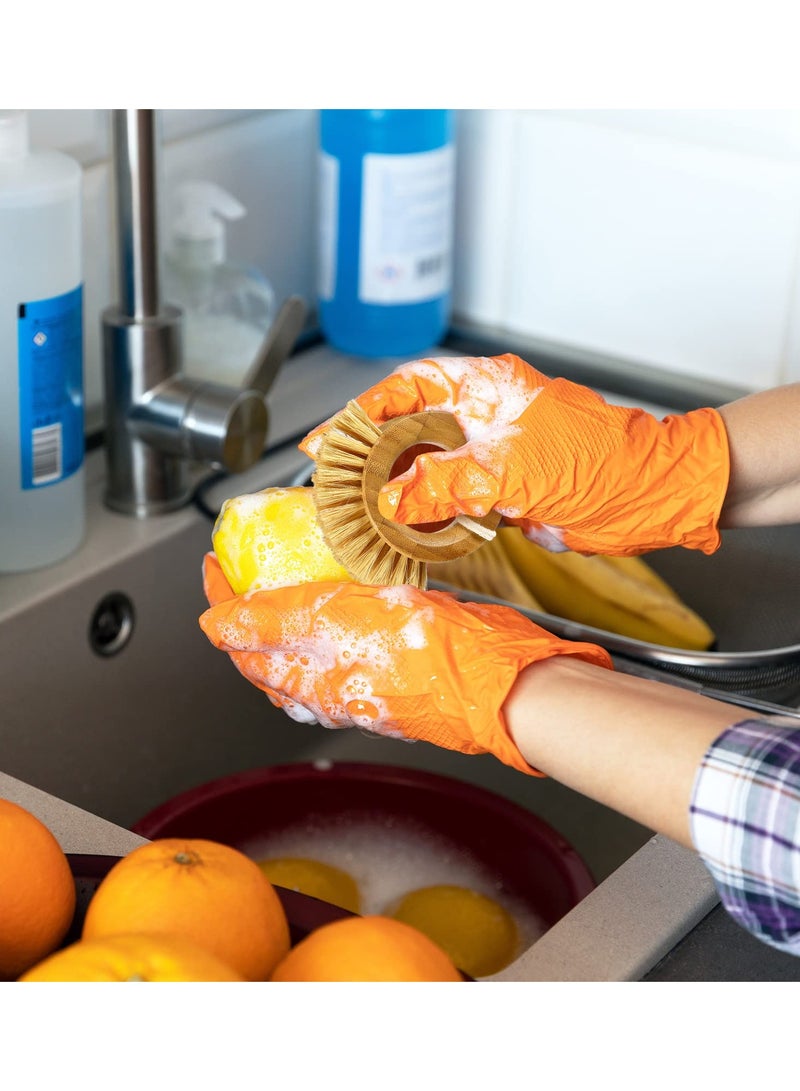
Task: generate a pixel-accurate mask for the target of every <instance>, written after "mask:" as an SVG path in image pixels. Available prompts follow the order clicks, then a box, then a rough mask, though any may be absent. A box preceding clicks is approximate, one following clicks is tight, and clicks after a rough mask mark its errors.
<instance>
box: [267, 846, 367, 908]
mask: <svg viewBox="0 0 800 1091" xmlns="http://www.w3.org/2000/svg"><path fill="white" fill-rule="evenodd" d="M258 866H259V867H260V868H261V870H262V871H263V872H264V874H265V875H266V877H267V878H268V879H269V881H270V882H271V883H275V885H276V886H282V887H284V888H285V889H286V890H296V891H298V892H299V893H300V894H308V895H309V896H310V897H312V898H319V899H320V901H323V902H328V903H329V904H330V905H338V906H339V907H340V908H341V909H349V910H350V912H351V913H358V911H359V909H360V907H361V895H360V894H359V891H358V884H357V883H356V881H355V879H354V878H353V876H352V875H349V874H348V873H347V872H346V871H343V870H342V869H341V868H338V867H334V865H333V864H326V863H324V862H323V861H322V860H312V859H310V858H308V857H306V856H276V857H274V858H272V859H266V860H259V861H258Z"/></svg>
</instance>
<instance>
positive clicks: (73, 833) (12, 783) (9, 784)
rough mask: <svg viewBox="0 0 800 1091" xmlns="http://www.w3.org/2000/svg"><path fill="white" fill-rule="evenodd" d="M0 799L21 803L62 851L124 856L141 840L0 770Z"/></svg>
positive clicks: (143, 841)
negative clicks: (51, 835)
mask: <svg viewBox="0 0 800 1091" xmlns="http://www.w3.org/2000/svg"><path fill="white" fill-rule="evenodd" d="M0 799H10V800H11V801H12V803H18V804H19V806H20V807H25V809H26V810H28V811H30V812H31V814H34V815H36V817H37V818H38V819H40V821H42V822H44V824H45V826H47V828H48V829H49V830H50V831H51V832H52V833H53V834H54V835H55V837H56V838H57V840H58V843H59V844H60V845H61V847H62V849H63V850H64V852H75V853H86V854H87V855H98V856H124V855H125V854H126V853H128V852H130V851H131V850H132V849H135V848H136V847H137V846H138V845H143V844H144V843H145V838H144V837H139V836H138V834H135V833H131V831H130V830H124V829H122V828H121V827H120V826H115V825H114V823H113V822H107V821H106V820H105V819H104V818H98V817H97V815H94V814H89V813H88V811H83V810H81V808H80V807H75V806H73V805H72V804H71V803H66V802H65V801H64V800H63V799H56V798H55V796H51V795H48V793H47V792H42V791H41V790H40V789H39V788H34V787H33V786H32V785H30V784H25V783H24V781H21V780H17V779H16V778H15V777H10V776H8V774H7V773H2V772H0Z"/></svg>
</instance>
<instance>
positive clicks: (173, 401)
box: [102, 110, 306, 516]
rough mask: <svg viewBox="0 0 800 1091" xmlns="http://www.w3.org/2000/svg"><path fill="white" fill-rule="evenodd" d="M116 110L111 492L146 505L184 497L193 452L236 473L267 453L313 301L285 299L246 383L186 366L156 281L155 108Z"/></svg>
mask: <svg viewBox="0 0 800 1091" xmlns="http://www.w3.org/2000/svg"><path fill="white" fill-rule="evenodd" d="M111 114H112V147H113V152H112V158H113V164H114V190H115V197H116V200H115V213H116V224H117V247H118V251H117V264H118V281H119V283H118V292H119V303H118V304H117V305H116V306H111V307H108V308H106V310H105V311H104V312H103V316H102V333H103V364H104V385H105V392H104V393H105V431H106V435H105V446H106V460H107V475H108V476H107V485H106V493H105V502H106V504H107V505H108V507H110V508H113V509H114V510H115V511H119V512H124V513H125V514H127V515H135V516H147V515H155V514H158V513H161V512H167V511H173V510H174V509H176V508H179V507H182V506H183V505H185V504H186V503H188V501H189V500H190V498H191V495H192V491H193V488H194V484H195V480H194V479H195V478H196V476H197V468H196V466H197V463H208V464H211V465H213V466H218V467H222V468H223V469H226V470H229V471H231V472H235V473H239V472H241V471H243V470H246V469H248V467H250V466H252V465H253V464H254V463H255V462H256V461H257V460H258V459H259V458H260V457H261V455H262V454H263V452H264V448H265V445H266V440H267V432H268V426H269V413H268V408H267V402H266V396H267V393H268V391H269V388H270V386H271V385H272V382H273V380H274V378H275V375H276V374H277V372H278V369H279V368H280V366H281V364H282V363H283V361H284V360H285V359H286V357H287V356H288V355H289V353H290V352H291V350H292V348H293V347H294V344H295V342H296V340H297V337H298V335H299V334H300V332H301V330H302V328H303V324H304V322H305V317H306V306H305V303H304V301H303V300H302V299H301V298H300V297H299V296H291V297H290V298H289V299H287V300H286V301H285V303H284V304H283V306H282V307H281V309H280V311H279V313H278V315H277V316H276V318H275V321H274V323H273V325H272V327H271V329H270V331H269V333H268V334H267V338H266V340H265V342H264V343H263V344H262V346H261V349H260V351H259V353H258V355H257V358H256V360H254V361H253V364H252V365H251V367H250V370H249V371H248V374H247V376H246V378H245V380H244V383H243V385H242V387H241V388H235V387H230V386H225V385H222V384H219V383H212V382H207V381H206V380H200V379H192V378H191V377H190V376H187V375H185V374H184V372H183V357H182V340H181V332H182V331H181V312H180V311H179V310H178V308H177V307H173V306H170V305H169V304H165V303H163V302H162V299H161V293H160V290H159V261H160V259H159V251H158V231H157V218H158V217H157V211H158V210H157V204H158V186H157V177H158V154H159V145H158V139H157V133H156V124H157V118H156V112H155V111H154V110H112V112H111ZM193 464H194V466H193Z"/></svg>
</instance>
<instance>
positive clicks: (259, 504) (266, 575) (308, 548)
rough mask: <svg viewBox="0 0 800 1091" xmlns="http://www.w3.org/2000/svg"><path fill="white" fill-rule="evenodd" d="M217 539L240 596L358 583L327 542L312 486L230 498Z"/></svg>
mask: <svg viewBox="0 0 800 1091" xmlns="http://www.w3.org/2000/svg"><path fill="white" fill-rule="evenodd" d="M211 542H212V545H213V547H214V553H215V554H216V557H217V560H218V561H219V564H220V568H221V569H222V571H223V572H224V573H225V576H226V578H227V580H228V583H229V584H230V585H231V588H232V590H233V591H234V592H235V593H236V594H237V595H241V594H244V592H245V591H257V590H262V591H274V590H275V589H276V588H279V587H288V586H290V585H293V584H294V585H296V584H301V583H309V582H312V581H317V582H318V581H320V580H335V581H337V582H342V583H352V582H353V577H352V576H351V575H350V574H349V572H348V571H347V569H345V568H343V567H342V566H341V565H340V564H339V562H338V561H337V560H336V558H335V557H334V555H333V554H332V553H331V551H330V549H329V548H328V545H327V543H326V542H325V539H324V537H323V535H322V528H321V527H320V525H319V522H318V521H317V509H316V507H315V506H314V499H313V490H312V489H311V488H310V487H307V486H302V485H297V486H293V487H290V488H269V489H262V490H261V492H255V493H245V494H243V495H242V496H234V497H232V498H231V499H230V500H226V501H225V503H224V504H223V505H222V508H221V510H220V513H219V515H218V516H217V521H216V523H215V524H214V530H213V531H212V534H211Z"/></svg>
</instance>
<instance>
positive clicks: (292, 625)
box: [200, 553, 612, 776]
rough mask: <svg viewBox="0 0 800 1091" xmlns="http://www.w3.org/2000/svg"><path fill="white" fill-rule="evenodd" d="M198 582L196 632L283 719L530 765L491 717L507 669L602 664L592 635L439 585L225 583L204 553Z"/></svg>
mask: <svg viewBox="0 0 800 1091" xmlns="http://www.w3.org/2000/svg"><path fill="white" fill-rule="evenodd" d="M203 586H204V589H205V593H206V597H207V598H208V600H209V602H210V603H211V608H210V609H209V610H206V612H205V613H204V614H203V615H202V616H201V617H200V627H201V628H202V630H203V632H204V633H205V634H206V636H207V637H208V639H209V640H210V641H211V643H212V644H213V645H214V646H215V647H217V648H219V649H220V650H222V651H224V652H227V653H228V654H229V655H230V657H231V659H232V660H233V662H234V664H235V665H236V667H237V668H238V670H239V671H240V672H241V673H242V674H243V675H244V677H245V678H246V679H247V680H248V681H249V682H252V684H253V685H254V686H257V687H258V688H259V689H261V690H263V691H264V693H266V695H267V697H269V699H270V701H272V703H273V704H274V705H276V706H277V707H278V708H282V709H284V711H285V712H286V713H287V714H288V715H289V716H290V717H291V718H292V719H294V720H297V721H299V722H302V723H312V722H314V721H316V722H318V723H320V724H321V725H322V726H323V727H329V728H343V727H354V726H357V727H361V728H365V729H367V730H369V731H373V732H375V733H376V734H379V735H388V736H390V737H393V738H402V739H406V740H414V739H424V740H426V741H427V742H430V743H434V744H435V745H436V746H441V747H444V748H445V749H448V750H459V751H461V752H462V753H464V754H484V753H490V754H494V755H495V756H496V757H497V758H499V760H500V761H502V762H504V763H505V764H506V765H511V766H513V767H514V768H515V769H519V770H521V771H522V772H524V773H530V774H532V775H534V776H541V775H542V774H541V773H538V772H537V770H535V769H533V768H532V767H531V766H530V765H528V763H527V762H526V761H525V759H524V758H523V757H522V755H521V754H520V752H519V750H518V749H517V747H516V746H515V744H514V743H513V742H512V740H511V737H510V736H509V734H508V732H507V731H506V727H505V721H504V719H503V711H502V709H503V703H504V702H505V699H506V697H507V695H508V693H509V691H510V689H511V687H512V686H513V684H514V681H515V679H516V677H517V675H518V674H519V672H520V671H521V670H522V669H523V667H526V666H527V665H528V664H529V663H533V662H535V661H536V660H539V659H545V658H547V657H549V656H552V655H577V656H579V657H580V658H581V659H585V660H587V661H589V662H591V663H596V664H597V665H599V666H602V667H608V668H611V666H612V664H611V658H610V656H609V655H608V653H607V652H606V651H604V650H603V649H602V648H599V647H597V646H595V645H594V644H582V643H578V642H573V641H567V640H560V639H559V638H558V637H555V636H552V635H551V634H550V633H548V632H546V631H545V630H544V629H540V628H539V626H538V625H534V623H533V622H532V621H529V620H528V619H527V618H525V617H523V616H522V615H521V614H519V613H517V611H516V610H512V609H510V608H509V607H505V606H483V605H479V604H477V603H462V602H458V601H457V600H456V599H455V598H454V597H453V596H451V595H448V594H445V593H443V592H440V591H420V590H418V589H417V588H414V587H411V586H401V587H367V586H364V585H363V584H357V583H304V584H299V585H297V586H293V587H284V588H281V589H279V590H275V591H251V592H250V593H249V594H245V595H234V594H233V591H232V590H231V588H230V585H229V584H228V581H227V580H226V579H225V576H224V575H223V573H222V570H221V569H220V567H219V562H218V561H217V559H216V557H215V556H214V554H213V553H208V554H206V557H205V559H204V563H203Z"/></svg>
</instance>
